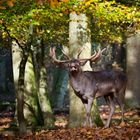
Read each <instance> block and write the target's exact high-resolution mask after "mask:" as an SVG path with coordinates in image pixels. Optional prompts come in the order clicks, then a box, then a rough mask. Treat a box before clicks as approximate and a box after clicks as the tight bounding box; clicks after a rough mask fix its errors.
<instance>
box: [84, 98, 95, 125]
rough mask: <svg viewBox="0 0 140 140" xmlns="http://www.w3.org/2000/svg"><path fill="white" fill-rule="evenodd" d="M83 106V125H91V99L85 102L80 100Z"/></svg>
mask: <svg viewBox="0 0 140 140" xmlns="http://www.w3.org/2000/svg"><path fill="white" fill-rule="evenodd" d="M82 102H83V104H84V106H85V110H86V121H85V123H84V125H85V126H88V125H89V126H90V127H92V119H91V108H92V104H93V99H88V100H87V102H84V101H82Z"/></svg>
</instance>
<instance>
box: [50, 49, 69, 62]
mask: <svg viewBox="0 0 140 140" xmlns="http://www.w3.org/2000/svg"><path fill="white" fill-rule="evenodd" d="M50 57H51V58H52V60H53V62H54V63H56V64H61V63H66V62H69V61H70V60H58V59H57V58H56V53H55V47H53V48H50Z"/></svg>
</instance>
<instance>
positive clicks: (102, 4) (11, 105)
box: [0, 0, 140, 135]
mask: <svg viewBox="0 0 140 140" xmlns="http://www.w3.org/2000/svg"><path fill="white" fill-rule="evenodd" d="M139 7H140V0H82V1H79V0H70V1H69V0H61V1H57V0H28V1H26V0H1V1H0V110H1V112H3V111H5V110H7V111H8V112H11V111H12V112H14V114H12V118H14V119H13V121H12V123H11V129H13V130H14V129H17V128H18V130H19V134H20V135H23V134H25V133H27V132H28V128H30V129H31V130H33V131H35V130H38V129H39V130H40V129H47V130H48V129H54V128H55V123H56V119H57V118H56V114H59V113H64V114H66V115H68V124H67V126H68V127H69V128H71V127H77V126H78V127H79V126H81V122H82V121H81V120H83V118H84V109H83V105H82V103H81V101H79V99H78V98H77V97H76V96H75V95H74V94H73V90H72V89H71V88H70V87H69V82H68V73H67V71H66V70H64V69H61V68H59V67H56V66H55V65H54V64H53V63H52V62H51V58H50V56H49V49H50V47H56V52H57V58H58V59H63V60H64V59H65V56H63V53H62V51H64V52H65V53H66V54H67V55H69V56H70V57H71V58H75V57H76V56H77V53H78V51H79V49H80V48H83V51H82V53H81V55H80V57H81V58H87V57H89V56H90V55H91V54H92V53H93V52H94V50H98V49H99V48H101V49H102V48H106V51H105V52H104V53H103V55H102V58H101V60H100V61H99V63H94V64H92V65H90V64H87V65H86V66H84V67H83V70H94V71H96V70H103V69H114V68H115V69H119V70H122V71H124V72H126V74H127V78H128V84H127V91H126V108H129V109H130V108H131V109H132V108H133V109H136V108H137V109H138V108H140V100H139V99H140V94H139V91H140V86H139V84H140V76H139V71H140V55H139V54H140V31H139V30H140V8H139ZM94 104H95V105H94V107H93V110H92V117H93V120H94V121H95V124H96V125H97V126H101V125H102V124H103V122H102V121H101V118H100V116H99V110H98V108H97V106H96V105H97V104H98V105H99V106H101V105H102V104H105V102H104V100H102V99H100V100H98V101H97V102H96V101H95V103H94ZM61 119H63V117H62V118H61ZM138 120H139V118H138ZM63 121H65V120H63ZM3 131H5V129H4V130H3ZM62 135H63V134H62Z"/></svg>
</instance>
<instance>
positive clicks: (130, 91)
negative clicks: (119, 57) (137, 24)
mask: <svg viewBox="0 0 140 140" xmlns="http://www.w3.org/2000/svg"><path fill="white" fill-rule="evenodd" d="M139 73H140V31H139V32H137V33H136V34H134V35H132V36H130V37H129V38H128V39H127V77H128V78H127V79H128V85H127V92H126V98H127V99H128V101H129V102H128V105H129V106H131V107H140V76H139Z"/></svg>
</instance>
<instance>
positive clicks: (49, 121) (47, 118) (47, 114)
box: [38, 67, 54, 128]
mask: <svg viewBox="0 0 140 140" xmlns="http://www.w3.org/2000/svg"><path fill="white" fill-rule="evenodd" d="M46 83H47V82H46V69H45V68H44V67H42V68H41V69H40V79H39V91H38V98H39V104H40V107H41V111H42V115H43V118H44V126H45V127H46V128H52V127H54V117H53V112H52V108H51V105H50V101H49V98H48V92H47V84H46Z"/></svg>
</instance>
